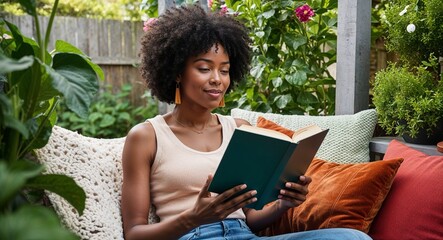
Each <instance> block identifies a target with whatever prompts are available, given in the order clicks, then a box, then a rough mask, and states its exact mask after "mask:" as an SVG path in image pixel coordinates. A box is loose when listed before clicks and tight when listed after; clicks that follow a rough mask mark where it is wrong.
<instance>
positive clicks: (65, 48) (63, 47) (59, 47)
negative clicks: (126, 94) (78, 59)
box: [55, 40, 105, 80]
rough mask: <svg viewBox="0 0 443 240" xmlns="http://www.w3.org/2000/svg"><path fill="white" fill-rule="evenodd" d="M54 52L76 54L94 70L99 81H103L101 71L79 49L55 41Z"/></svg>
mask: <svg viewBox="0 0 443 240" xmlns="http://www.w3.org/2000/svg"><path fill="white" fill-rule="evenodd" d="M55 51H57V52H65V53H76V54H78V55H80V56H82V57H83V58H84V59H85V60H86V62H87V63H88V64H89V65H90V66H91V67H92V69H94V71H95V73H96V74H97V75H98V76H99V78H100V79H101V80H103V79H105V74H104V73H103V70H102V69H101V68H100V67H99V66H98V65H97V64H95V63H93V62H91V60H90V58H89V57H88V56H87V55H86V54H84V53H83V52H82V51H81V50H80V49H78V48H76V47H75V46H74V45H72V44H70V43H68V42H65V41H62V40H57V41H56V42H55Z"/></svg>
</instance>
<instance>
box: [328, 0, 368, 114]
mask: <svg viewBox="0 0 443 240" xmlns="http://www.w3.org/2000/svg"><path fill="white" fill-rule="evenodd" d="M371 8H372V1H368V0H338V33H337V85H336V98H335V114H336V115H340V114H353V113H356V112H359V111H361V110H364V109H367V108H368V107H369V68H370V48H371Z"/></svg>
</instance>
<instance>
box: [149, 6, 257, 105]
mask: <svg viewBox="0 0 443 240" xmlns="http://www.w3.org/2000/svg"><path fill="white" fill-rule="evenodd" d="M250 43H251V40H250V38H249V36H248V32H247V29H246V27H245V26H244V25H243V24H242V23H240V22H238V21H237V20H235V19H234V18H232V17H231V16H228V15H221V14H220V13H213V12H206V11H205V10H203V8H201V7H200V6H198V5H189V6H182V7H173V8H169V9H168V10H166V12H165V13H164V14H162V15H161V16H160V17H159V18H158V20H157V21H156V22H155V23H154V24H153V25H152V26H151V28H150V29H149V30H148V31H147V32H146V33H145V35H144V36H143V37H142V40H141V52H140V56H141V66H140V71H141V75H142V77H143V78H144V80H145V81H146V83H147V87H148V88H149V89H150V90H151V92H152V95H154V96H155V97H157V98H158V100H160V101H162V102H166V103H173V102H174V96H175V95H174V92H175V87H176V78H177V76H178V75H179V74H181V73H182V72H183V71H184V69H185V65H186V60H187V59H188V58H189V57H193V56H197V55H199V54H202V53H205V52H207V51H209V50H210V49H211V47H212V46H213V45H214V44H221V45H222V46H223V47H224V48H225V50H226V52H227V54H228V56H229V61H230V66H231V67H230V70H229V76H230V79H231V85H230V86H229V89H228V90H230V88H232V86H233V85H236V83H238V82H239V81H240V80H242V79H243V78H244V76H245V74H246V73H247V72H248V70H249V64H250V61H251V60H250V57H251V50H250Z"/></svg>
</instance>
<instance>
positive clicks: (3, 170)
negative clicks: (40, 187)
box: [0, 160, 43, 239]
mask: <svg viewBox="0 0 443 240" xmlns="http://www.w3.org/2000/svg"><path fill="white" fill-rule="evenodd" d="M42 171H43V166H41V165H38V164H35V163H32V162H29V161H25V160H21V161H15V162H13V163H11V164H10V165H9V166H8V165H7V164H6V162H5V161H0V186H2V190H1V191H0V209H4V208H5V206H6V204H7V202H8V201H9V200H10V199H11V198H13V197H14V196H15V195H17V193H18V192H19V191H20V190H21V189H22V187H23V186H24V185H25V183H26V181H27V180H28V179H29V178H32V177H35V176H37V175H38V174H40V173H41V172H42ZM2 239H3V238H2Z"/></svg>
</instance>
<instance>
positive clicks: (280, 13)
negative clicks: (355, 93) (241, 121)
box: [213, 0, 337, 115]
mask: <svg viewBox="0 0 443 240" xmlns="http://www.w3.org/2000/svg"><path fill="white" fill-rule="evenodd" d="M216 3H217V2H216V1H215V4H216ZM304 4H309V6H310V7H311V8H313V10H314V12H315V15H314V16H313V18H312V19H311V20H310V21H307V22H301V21H299V20H298V19H297V17H296V16H295V13H294V10H295V9H296V8H297V7H300V6H302V5H304ZM226 5H227V6H228V8H229V13H231V14H233V13H234V14H236V15H237V14H238V16H237V17H238V18H239V19H240V20H241V21H243V22H244V23H245V25H246V26H247V27H248V28H249V29H250V37H251V38H252V40H253V46H252V49H253V58H252V66H251V70H250V74H249V75H248V77H247V80H246V83H242V84H241V85H239V87H238V88H236V89H235V90H234V91H233V92H231V93H229V94H228V95H227V96H226V100H225V102H226V106H227V108H226V111H229V109H230V108H233V107H240V108H243V109H250V110H254V111H261V112H275V113H288V114H304V113H308V114H310V115H323V114H324V115H330V114H333V113H334V111H335V79H334V78H333V76H332V75H331V74H330V72H329V69H328V67H329V66H331V65H332V64H334V63H335V62H336V41H337V34H336V26H337V11H336V9H337V1H336V0H335V1H324V0H323V1H321V0H308V1H280V0H275V1H274V0H271V1H267V0H247V1H237V0H231V1H226ZM213 8H214V7H213Z"/></svg>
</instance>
